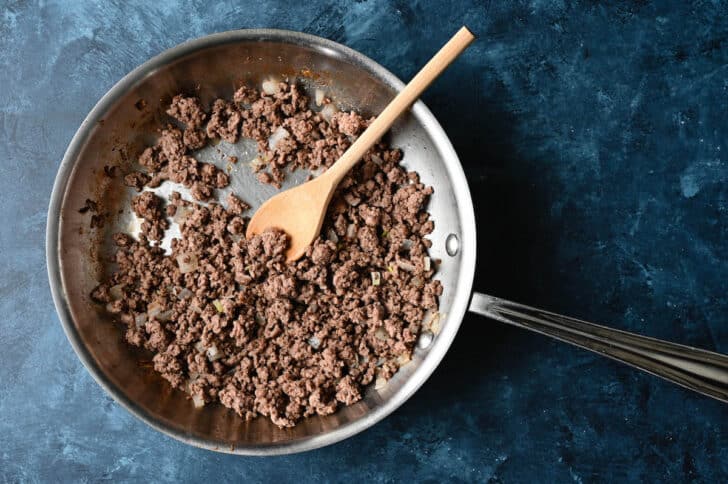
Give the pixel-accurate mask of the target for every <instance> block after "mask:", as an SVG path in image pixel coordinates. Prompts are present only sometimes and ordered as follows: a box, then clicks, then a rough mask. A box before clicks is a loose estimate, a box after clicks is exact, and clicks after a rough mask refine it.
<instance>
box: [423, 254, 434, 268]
mask: <svg viewBox="0 0 728 484" xmlns="http://www.w3.org/2000/svg"><path fill="white" fill-rule="evenodd" d="M422 264H423V266H424V268H425V270H426V271H429V270H430V269H431V268H432V259H430V258H429V257H427V256H425V258H424V259H422Z"/></svg>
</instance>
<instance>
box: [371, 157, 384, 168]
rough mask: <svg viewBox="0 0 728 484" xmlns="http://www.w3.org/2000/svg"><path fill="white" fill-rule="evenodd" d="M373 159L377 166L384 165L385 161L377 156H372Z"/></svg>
mask: <svg viewBox="0 0 728 484" xmlns="http://www.w3.org/2000/svg"><path fill="white" fill-rule="evenodd" d="M371 158H372V161H373V162H374V163H376V164H377V165H381V164H382V163H384V160H382V158H381V157H380V156H379V155H377V154H374V155H372V156H371Z"/></svg>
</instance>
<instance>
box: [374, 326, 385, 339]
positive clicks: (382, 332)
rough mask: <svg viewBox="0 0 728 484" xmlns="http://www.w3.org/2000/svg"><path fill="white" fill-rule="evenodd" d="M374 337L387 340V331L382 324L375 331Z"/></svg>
mask: <svg viewBox="0 0 728 484" xmlns="http://www.w3.org/2000/svg"><path fill="white" fill-rule="evenodd" d="M374 337H375V338H377V339H378V340H380V341H386V340H387V332H386V331H385V330H384V328H382V327H381V326H380V327H378V328H377V329H376V330H375V331H374Z"/></svg>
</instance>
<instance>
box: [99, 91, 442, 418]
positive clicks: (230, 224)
mask: <svg viewBox="0 0 728 484" xmlns="http://www.w3.org/2000/svg"><path fill="white" fill-rule="evenodd" d="M167 112H168V114H169V115H170V116H172V117H174V118H176V119H177V120H178V121H180V122H181V123H183V124H184V125H185V130H184V131H181V130H180V129H178V128H175V127H172V126H168V127H167V128H165V129H164V130H162V132H161V136H160V139H159V141H158V142H157V144H156V145H155V146H152V147H150V148H148V149H146V150H145V151H144V152H143V153H142V155H141V156H140V158H139V163H140V165H142V166H143V167H144V168H145V169H146V170H147V173H138V174H129V175H127V176H126V177H125V179H124V181H125V183H126V184H127V185H130V186H133V187H135V188H137V189H138V190H139V189H141V188H142V186H143V185H144V184H145V183H146V184H147V186H149V185H155V184H156V185H158V184H159V183H161V182H162V181H164V180H171V181H173V182H175V183H180V184H182V185H184V186H186V187H188V188H191V192H192V194H193V196H194V198H195V199H197V200H210V199H211V198H212V197H213V190H214V189H215V188H222V187H224V186H226V185H227V184H228V181H229V180H228V177H227V175H225V174H224V173H223V172H221V171H220V170H218V169H217V168H216V167H214V166H213V165H210V164H205V163H201V162H199V161H197V160H196V159H195V158H194V157H193V156H192V155H191V154H190V151H191V150H192V149H194V148H192V147H191V146H193V145H192V144H190V143H188V142H187V141H186V140H187V133H188V132H190V130H193V131H194V132H195V133H202V134H203V135H206V136H207V137H221V138H223V139H225V140H227V141H229V142H235V141H237V140H238V138H239V137H240V136H241V134H242V135H243V136H247V137H251V138H253V139H255V140H256V141H257V142H258V148H259V152H260V160H266V161H264V162H263V164H262V165H260V166H257V168H259V169H262V168H267V170H266V171H260V172H259V174H258V177H259V179H261V181H263V182H268V183H274V184H279V183H280V181H282V179H283V176H284V175H283V173H284V172H283V169H284V168H286V167H288V168H289V169H295V168H305V169H309V170H313V169H317V168H322V167H323V168H326V167H328V166H330V165H331V164H332V163H333V162H334V161H336V159H337V158H338V157H339V156H340V155H341V154H342V153H343V152H344V151H345V150H346V149H347V148H348V147H349V145H350V143H351V139H352V138H353V137H355V136H357V135H358V134H359V133H361V131H362V130H363V129H365V128H366V126H367V124H368V121H367V120H364V119H362V117H361V116H359V115H357V114H355V113H337V114H334V115H333V116H331V117H330V119H329V120H326V119H324V118H323V117H322V116H321V114H319V113H316V112H314V111H312V110H311V109H310V108H309V102H308V99H307V98H306V96H305V95H304V94H303V93H302V91H301V90H299V88H298V87H297V86H295V85H288V84H285V83H281V84H280V85H279V86H278V91H277V92H276V93H275V94H273V95H269V94H265V93H258V91H256V90H254V89H252V88H249V87H243V88H240V89H239V90H238V91H237V92H236V93H235V96H234V103H231V102H228V101H225V100H217V101H215V103H214V105H213V107H212V113H211V115H210V117H209V122H208V123H207V125H206V127H204V128H203V123H204V121H205V119H206V118H207V114H206V113H205V112H204V110H203V109H202V107H201V104H200V102H199V100H197V99H196V98H191V97H184V96H182V95H180V96H176V97H175V98H174V99H173V100H172V106H171V107H170V109H169V110H168V111H167ZM280 130H285V132H284V131H280ZM275 133H278V134H277V135H276V134H275ZM195 136H196V135H195ZM271 136H273V137H276V136H277V137H278V142H277V143H276V144H275V146H271V143H270V142H269V139H270V138H271ZM205 142H206V140H205ZM199 144H204V143H203V142H200V143H199ZM194 146H197V144H195V145H194ZM400 159H401V152H400V151H399V150H395V149H390V148H388V147H387V146H386V145H384V144H382V143H380V144H378V145H377V146H375V147H374V148H373V149H372V150H370V151H369V152H368V153H367V154H366V156H365V157H364V159H363V160H362V161H361V162H360V163H359V164H358V165H357V166H356V167H355V168H354V169H353V170H352V172H351V173H350V174H349V175H348V176H347V177H346V178H345V179H344V180H343V181H342V183H341V185H340V187H339V189H338V191H337V194H336V195H335V197H334V199H333V201H332V203H331V206H330V207H329V211H328V214H327V216H326V219H325V222H324V226H323V229H322V233H321V236H320V237H319V238H317V239H316V240H315V242H314V243H313V245H312V246H311V247H310V248H309V249H308V250H307V251H306V254H305V255H304V257H302V258H301V259H300V260H298V261H297V262H294V263H287V262H286V261H285V250H286V247H287V236H286V235H285V234H284V233H282V232H280V231H272V230H271V231H266V232H264V233H262V234H260V235H258V236H256V237H253V238H252V239H250V240H246V239H245V237H244V235H243V234H244V231H245V223H246V219H245V218H243V214H244V213H245V212H246V211H247V210H248V209H249V208H250V207H249V206H248V205H247V204H246V203H245V202H243V201H242V200H241V199H239V198H238V197H236V196H234V195H230V196H228V198H227V200H226V201H225V206H223V205H221V204H219V203H217V202H215V201H211V202H210V203H209V204H208V205H207V206H203V205H201V204H197V203H191V202H187V201H185V200H183V199H182V198H181V196H180V194H179V193H177V192H173V193H172V195H171V196H170V200H169V203H168V204H167V206H166V207H165V206H164V201H163V200H162V199H160V198H159V197H157V196H156V195H154V194H153V193H152V192H149V191H144V192H142V193H141V194H140V195H138V196H136V197H134V198H133V199H132V209H133V210H134V213H136V214H137V215H138V216H139V217H141V218H142V219H143V220H144V222H143V224H142V233H141V235H140V236H139V240H135V239H134V238H133V237H131V236H129V235H127V234H116V235H115V236H114V241H115V243H116V245H117V247H118V249H117V252H116V255H115V262H116V263H117V265H118V270H117V271H116V272H114V273H113V274H112V275H111V277H110V278H109V279H108V280H107V281H105V282H104V283H103V284H101V285H99V286H98V287H97V288H96V289H94V291H93V292H92V297H93V298H94V299H95V300H96V301H99V302H102V303H106V304H107V310H108V311H110V312H111V313H112V314H114V315H115V316H116V318H117V319H118V320H119V321H120V322H121V323H122V324H123V325H124V327H125V331H126V333H125V338H126V340H127V341H128V342H129V343H130V344H132V345H135V346H141V347H144V348H146V349H148V350H150V351H151V352H152V353H153V354H154V357H153V363H154V369H155V370H156V371H158V372H159V373H160V374H161V375H162V376H163V377H164V378H166V379H167V380H168V381H169V382H170V384H171V385H172V386H173V387H175V388H180V389H183V390H184V391H186V392H187V393H189V394H190V395H191V396H192V398H193V400H195V402H196V404H198V405H200V404H202V403H204V402H215V401H219V402H220V403H222V404H223V405H225V406H227V407H229V408H231V409H233V410H234V411H235V412H236V413H238V414H239V415H240V416H241V417H243V418H245V419H251V418H254V417H256V416H257V415H264V416H267V417H268V418H270V419H271V420H272V421H273V422H274V423H275V424H276V425H278V426H281V427H288V426H292V425H295V423H296V422H297V421H299V420H300V419H301V418H304V417H307V416H310V415H327V414H330V413H332V412H334V411H335V410H336V409H337V408H338V406H339V405H342V404H343V405H350V404H353V403H355V402H357V401H358V400H360V399H361V397H362V392H363V387H364V386H366V385H369V384H370V383H372V382H373V381H374V380H375V379H377V380H378V381H381V382H384V381H386V380H387V379H389V378H390V377H391V376H392V375H393V374H394V373H395V372H396V371H397V369H398V368H399V367H400V366H402V365H403V364H405V363H406V362H408V361H409V359H410V356H411V353H412V350H413V345H414V343H415V340H416V338H417V335H418V333H419V331H420V326H421V322H422V321H423V319H424V317H425V313H426V311H436V310H437V308H438V302H437V298H438V296H439V295H440V294H441V292H442V287H441V285H440V282H439V281H437V280H434V279H433V278H432V276H433V272H434V264H433V265H431V264H430V261H429V259H428V258H427V248H428V247H429V246H430V242H429V240H427V239H425V236H427V235H428V234H429V233H430V232H432V230H433V223H432V221H431V220H430V218H429V214H428V213H427V212H426V211H425V204H426V202H427V199H428V197H429V195H430V194H431V193H432V189H431V188H429V187H426V186H425V185H423V184H422V183H420V182H419V177H418V176H417V174H416V173H413V172H410V173H407V172H406V171H405V170H404V169H403V168H402V167H401V166H400V165H399V161H400ZM167 216H169V217H173V218H174V220H175V221H176V222H178V223H179V224H180V231H181V238H179V239H173V240H172V245H171V250H172V252H171V254H170V255H165V253H164V251H163V250H162V249H161V248H160V247H158V246H157V245H156V244H154V243H150V241H158V240H160V239H161V238H162V236H163V235H164V230H165V229H166V228H168V226H169V224H168V221H167V218H166V217H167Z"/></svg>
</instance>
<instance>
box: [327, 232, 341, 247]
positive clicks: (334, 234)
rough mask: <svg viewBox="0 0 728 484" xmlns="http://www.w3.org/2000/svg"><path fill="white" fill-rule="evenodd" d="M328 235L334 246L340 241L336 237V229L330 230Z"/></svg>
mask: <svg viewBox="0 0 728 484" xmlns="http://www.w3.org/2000/svg"><path fill="white" fill-rule="evenodd" d="M327 235H328V236H327V238H328V239H329V240H330V241H331V242H333V243H334V244H335V243H337V242H338V241H339V236H338V235H336V232H335V231H334V229H329V233H328V234H327Z"/></svg>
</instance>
